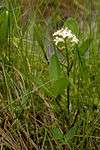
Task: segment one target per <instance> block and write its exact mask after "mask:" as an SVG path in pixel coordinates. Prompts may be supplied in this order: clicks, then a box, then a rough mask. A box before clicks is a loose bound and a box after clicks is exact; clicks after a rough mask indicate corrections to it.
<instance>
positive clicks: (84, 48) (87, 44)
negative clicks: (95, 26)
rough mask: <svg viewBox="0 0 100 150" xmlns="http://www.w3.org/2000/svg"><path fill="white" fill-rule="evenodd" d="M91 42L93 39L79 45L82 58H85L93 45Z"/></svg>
mask: <svg viewBox="0 0 100 150" xmlns="http://www.w3.org/2000/svg"><path fill="white" fill-rule="evenodd" d="M91 41H92V39H90V38H87V39H85V40H84V41H83V42H82V43H81V44H80V45H79V47H78V49H79V52H80V55H81V56H83V55H84V54H85V53H86V52H87V51H88V49H89V48H90V45H91Z"/></svg>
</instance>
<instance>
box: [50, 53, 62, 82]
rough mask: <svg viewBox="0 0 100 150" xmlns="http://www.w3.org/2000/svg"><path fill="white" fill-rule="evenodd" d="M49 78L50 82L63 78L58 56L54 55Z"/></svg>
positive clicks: (51, 60)
mask: <svg viewBox="0 0 100 150" xmlns="http://www.w3.org/2000/svg"><path fill="white" fill-rule="evenodd" d="M49 76H50V80H58V79H59V78H60V77H61V68H60V63H59V60H58V57H57V55H56V54H53V55H52V57H51V59H50V64H49Z"/></svg>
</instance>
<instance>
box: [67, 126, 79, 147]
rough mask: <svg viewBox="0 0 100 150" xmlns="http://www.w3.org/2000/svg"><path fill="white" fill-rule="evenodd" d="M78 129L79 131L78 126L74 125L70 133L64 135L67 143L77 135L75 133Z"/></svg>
mask: <svg viewBox="0 0 100 150" xmlns="http://www.w3.org/2000/svg"><path fill="white" fill-rule="evenodd" d="M76 131H77V128H76V127H72V128H71V129H70V130H69V131H68V133H66V134H65V135H64V139H65V144H67V143H69V142H70V141H71V140H72V138H73V137H74V136H75V134H76Z"/></svg>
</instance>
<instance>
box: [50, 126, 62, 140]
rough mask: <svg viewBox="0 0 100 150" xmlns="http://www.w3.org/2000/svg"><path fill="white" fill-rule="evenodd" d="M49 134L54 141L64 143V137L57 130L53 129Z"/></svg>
mask: <svg viewBox="0 0 100 150" xmlns="http://www.w3.org/2000/svg"><path fill="white" fill-rule="evenodd" d="M51 132H52V135H53V137H54V139H55V140H59V142H61V143H63V142H64V135H63V133H62V131H61V130H60V129H59V128H53V129H52V131H51Z"/></svg>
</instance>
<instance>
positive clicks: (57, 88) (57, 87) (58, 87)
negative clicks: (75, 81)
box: [51, 78, 68, 97]
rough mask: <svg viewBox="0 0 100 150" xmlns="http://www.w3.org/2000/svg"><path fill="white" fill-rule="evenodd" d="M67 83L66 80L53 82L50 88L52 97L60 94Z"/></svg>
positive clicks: (60, 79) (61, 79)
mask: <svg viewBox="0 0 100 150" xmlns="http://www.w3.org/2000/svg"><path fill="white" fill-rule="evenodd" d="M67 85H68V81H67V79H66V78H59V79H58V80H56V81H54V82H53V84H52V86H51V92H52V95H53V96H54V97H56V96H58V95H60V94H62V93H63V92H64V89H65V88H66V87H67Z"/></svg>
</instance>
